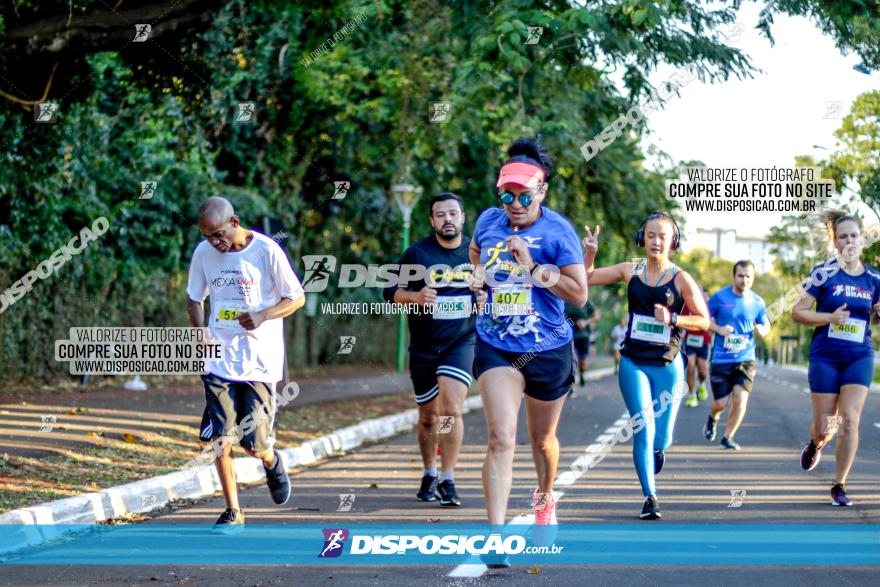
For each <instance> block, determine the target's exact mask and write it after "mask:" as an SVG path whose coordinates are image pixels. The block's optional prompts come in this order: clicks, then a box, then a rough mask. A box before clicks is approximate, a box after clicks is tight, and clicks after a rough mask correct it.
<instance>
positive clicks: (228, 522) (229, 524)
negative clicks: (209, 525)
mask: <svg viewBox="0 0 880 587" xmlns="http://www.w3.org/2000/svg"><path fill="white" fill-rule="evenodd" d="M242 530H244V514H243V513H241V510H237V509H234V508H226V511H224V512H223V513H222V514H220V517H219V518H217V521H216V522H215V523H214V531H216V532H226V533H229V532H240V531H242Z"/></svg>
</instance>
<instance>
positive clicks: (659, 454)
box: [654, 450, 666, 475]
mask: <svg viewBox="0 0 880 587" xmlns="http://www.w3.org/2000/svg"><path fill="white" fill-rule="evenodd" d="M665 462H666V453H664V452H663V451H662V450H655V451H654V474H655V475H656V474H657V473H659V472H660V471H662V470H663V463H665Z"/></svg>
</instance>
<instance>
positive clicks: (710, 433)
mask: <svg viewBox="0 0 880 587" xmlns="http://www.w3.org/2000/svg"><path fill="white" fill-rule="evenodd" d="M717 426H718V420H713V419H712V414H709V419H708V420H706V425H705V426H703V434H704V435H705V436H706V440H708V441H709V442H712V441H714V440H715V432H716V428H717Z"/></svg>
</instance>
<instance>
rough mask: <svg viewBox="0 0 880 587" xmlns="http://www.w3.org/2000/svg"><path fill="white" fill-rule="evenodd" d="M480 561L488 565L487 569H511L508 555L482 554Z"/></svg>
mask: <svg viewBox="0 0 880 587" xmlns="http://www.w3.org/2000/svg"><path fill="white" fill-rule="evenodd" d="M480 560H481V561H482V562H483V564H484V565H486V568H487V569H508V568H510V558H508V556H507V555H506V554H495V553H494V552H493V553H487V554H481V555H480Z"/></svg>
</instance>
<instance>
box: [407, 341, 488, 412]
mask: <svg viewBox="0 0 880 587" xmlns="http://www.w3.org/2000/svg"><path fill="white" fill-rule="evenodd" d="M473 364H474V338H473V337H468V338H464V339H462V340H460V341H459V342H457V343H455V344H454V345H452V346H451V347H449V349H448V350H447V351H446V352H445V353H443V354H437V353H435V352H429V351H416V350H413V349H410V353H409V377H410V379H412V383H413V390H414V391H415V394H416V403H417V404H419V405H420V406H421V405H423V404H426V403H428V402H429V401H431V400H433V399H434V398H435V397H437V394H438V393H440V384H439V383H438V382H437V377H439V376H440V375H443V376H444V377H451V378H452V379H456V380H458V381H461V382H462V383H464V385H465V387H470V386H471V383H473V381H474V378H473V376H472V375H471V368H472V367H473Z"/></svg>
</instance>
